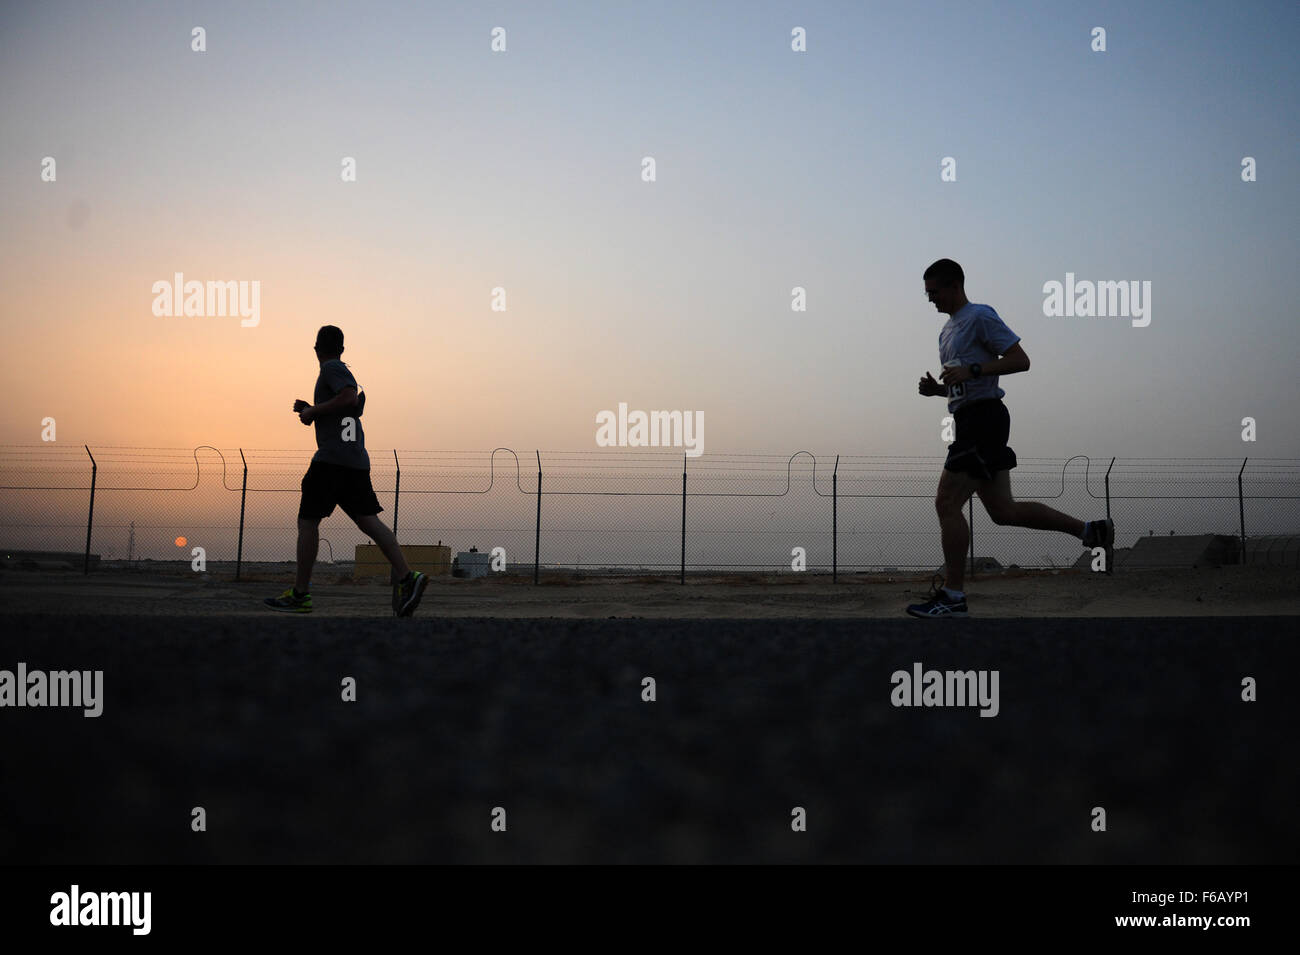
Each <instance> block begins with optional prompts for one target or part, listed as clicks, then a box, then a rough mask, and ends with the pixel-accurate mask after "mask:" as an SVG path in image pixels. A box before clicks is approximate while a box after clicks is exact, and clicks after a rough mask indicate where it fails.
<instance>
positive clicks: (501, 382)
mask: <svg viewBox="0 0 1300 955" xmlns="http://www.w3.org/2000/svg"><path fill="white" fill-rule="evenodd" d="M196 26H202V27H203V28H204V29H205V30H206V43H207V51H206V52H203V53H197V52H193V51H192V50H191V48H190V47H191V30H192V28H194V27H196ZM498 26H499V27H503V28H504V29H505V30H506V37H507V45H508V48H507V51H506V52H504V53H493V52H492V50H491V48H490V43H491V31H492V29H493V28H494V27H498ZM1097 26H1101V27H1104V28H1105V29H1106V31H1107V37H1106V40H1107V51H1106V52H1104V53H1097V52H1093V51H1092V49H1091V48H1090V47H1091V43H1092V37H1091V31H1092V29H1093V28H1094V27H1097ZM795 27H803V28H804V29H805V30H806V32H807V47H808V49H807V52H803V53H797V52H793V51H792V50H791V30H792V29H794V28H795ZM1298 50H1300V8H1297V6H1296V5H1295V4H1294V3H1293V2H1291V3H1288V2H1278V3H1259V4H1246V5H1244V6H1242V5H1234V4H1229V3H1139V4H1132V3H1118V2H1116V3H1087V4H1073V3H1041V2H1035V3H1007V2H996V3H968V2H952V3H916V2H906V3H875V2H873V3H870V4H859V3H843V4H828V3H763V4H750V3H728V4H700V3H655V4H633V3H608V4H605V3H537V2H527V3H484V4H469V3H467V4H384V3H349V4H341V3H315V2H312V3H275V4H243V3H235V4H227V3H221V4H217V3H114V4H106V3H51V4H27V5H19V4H5V5H4V7H3V10H2V11H0V104H2V108H0V113H2V115H3V135H0V222H3V229H2V232H0V248H2V250H3V254H2V256H0V285H2V287H3V290H4V292H3V296H0V328H2V329H3V333H4V352H5V361H4V366H5V372H6V374H5V382H6V385H7V391H8V400H7V401H5V402H4V403H3V406H0V443H4V444H25V445H31V444H39V443H40V433H41V420H42V418H44V417H46V416H53V417H54V418H55V419H56V421H57V426H58V439H59V443H60V444H63V443H70V444H73V445H75V446H79V445H81V444H82V443H89V444H90V445H91V446H92V447H94V446H95V445H96V444H106V445H134V446H151V447H192V446H194V445H198V444H211V445H217V446H219V447H235V446H240V445H242V446H244V447H246V448H283V449H294V448H302V449H303V452H304V458H303V460H304V466H305V463H306V459H307V457H308V456H309V455H310V452H311V450H312V449H313V448H314V442H313V440H312V433H311V431H310V430H309V429H307V428H304V427H302V425H300V424H299V423H298V421H297V419H296V417H295V416H294V415H293V414H292V413H291V411H290V408H291V405H292V403H293V401H294V399H295V398H299V397H302V398H306V399H308V400H310V399H311V397H312V384H313V382H314V380H315V377H316V363H315V360H314V358H313V354H312V350H311V345H312V342H313V340H314V336H315V332H316V329H317V328H318V327H319V326H320V325H323V324H335V325H338V326H340V327H342V328H343V330H344V332H345V334H346V336H347V348H346V351H345V354H344V360H345V361H346V362H348V364H349V365H350V367H351V368H352V370H353V372H354V374H355V375H356V377H357V379H358V380H359V381H360V383H361V385H362V386H363V388H364V389H365V391H366V392H367V396H368V402H367V408H366V416H365V419H364V421H365V426H366V435H367V443H368V445H369V447H370V448H371V449H384V448H392V447H398V448H411V449H417V448H418V449H471V450H475V449H490V448H493V447H496V446H499V445H505V446H510V447H514V448H517V449H519V450H531V449H532V448H535V447H536V448H541V449H543V450H546V449H555V450H587V449H590V450H593V451H594V450H596V444H595V432H596V424H595V416H596V414H597V413H598V412H600V411H601V410H604V409H616V408H617V406H618V403H619V402H626V403H627V404H628V405H629V406H630V407H631V408H633V409H644V410H663V409H676V410H692V411H702V412H703V413H704V416H705V434H704V439H705V453H706V455H707V454H708V453H709V451H755V452H758V451H765V452H784V451H789V452H793V451H795V450H798V449H800V448H809V449H811V450H814V451H816V452H819V453H820V452H829V453H830V454H834V453H836V452H842V453H844V454H918V455H927V454H932V455H935V456H936V460H937V459H938V457H939V456H941V455H942V453H943V451H944V448H945V444H944V442H942V441H941V440H940V433H939V432H940V424H939V422H940V419H941V418H942V417H943V415H944V414H945V413H946V412H945V407H944V403H943V401H941V400H940V399H937V398H921V397H919V396H918V395H917V394H916V382H917V379H918V377H919V376H920V375H921V374H922V373H924V372H925V371H926V370H929V371H931V372H933V373H935V374H936V375H937V374H938V372H939V360H938V346H937V336H938V333H939V329H940V327H941V326H942V324H943V322H944V321H945V320H946V316H943V315H940V314H939V313H937V312H936V311H935V310H934V309H933V307H932V306H930V305H929V304H928V303H927V301H926V299H925V297H924V295H923V294H922V280H921V273H922V271H923V270H924V268H925V267H926V266H927V265H928V264H929V263H930V262H932V261H933V260H935V259H937V258H940V257H945V256H946V257H951V258H954V259H956V260H957V261H958V262H960V263H961V264H962V266H963V267H964V268H965V270H966V275H967V283H966V291H967V294H968V296H969V297H970V299H971V300H972V301H974V302H981V303H987V304H990V305H992V306H993V307H994V308H996V309H997V310H998V312H999V313H1000V314H1001V316H1002V317H1003V319H1004V320H1005V321H1006V323H1007V324H1008V325H1009V326H1010V327H1011V328H1012V329H1013V330H1014V331H1015V332H1016V333H1018V334H1019V335H1020V336H1021V337H1022V339H1023V345H1024V347H1025V350H1026V351H1027V352H1028V354H1029V355H1030V357H1031V359H1032V362H1033V367H1032V368H1031V370H1030V371H1029V372H1028V373H1026V374H1019V375H1014V376H1006V377H1004V378H1003V379H1002V386H1003V387H1004V388H1005V390H1006V392H1007V398H1006V401H1007V404H1008V407H1009V408H1010V410H1011V418H1012V434H1011V442H1010V443H1011V445H1012V447H1014V448H1015V449H1016V451H1017V453H1018V454H1020V455H1021V456H1044V457H1046V456H1061V457H1065V456H1068V455H1071V454H1075V453H1087V454H1092V455H1095V456H1105V455H1121V456H1145V457H1158V456H1187V457H1199V456H1224V457H1234V456H1245V455H1251V456H1252V457H1255V456H1258V457H1300V437H1298V435H1300V429H1298V428H1297V427H1296V417H1297V413H1300V383H1298V376H1297V374H1296V370H1295V362H1296V357H1297V355H1298V354H1300V347H1298V346H1300V330H1298V324H1300V319H1298V316H1297V313H1296V307H1295V299H1296V295H1295V291H1294V275H1295V273H1296V271H1297V266H1296V258H1297V255H1296V254H1297V251H1298V245H1300V243H1298V242H1297V230H1296V221H1297V212H1298V211H1300V187H1298V185H1297V179H1298V176H1300V164H1298V163H1297V158H1298V151H1297V145H1296V144H1297V143H1300V120H1298V119H1297V109H1296V105H1297V102H1300V97H1298V96H1297V93H1298V92H1300V83H1298V81H1297V77H1298V73H1300V68H1298V67H1297V51H1298ZM46 156H52V157H54V158H55V160H56V162H57V181H56V182H52V183H51V182H43V181H42V179H41V163H42V160H43V158H44V157H46ZM345 156H351V157H355V158H356V163H357V181H356V182H353V183H345V182H343V181H342V180H341V177H340V169H341V160H342V159H343V157H345ZM645 156H652V157H654V158H655V160H656V163H657V176H658V178H657V181H656V182H653V183H646V182H643V181H642V179H641V168H642V166H641V161H642V157H645ZM947 156H951V157H954V158H955V159H956V161H957V181H956V182H942V181H940V171H941V169H940V163H941V160H942V159H943V158H944V157H947ZM1247 156H1249V157H1253V158H1254V159H1255V161H1256V162H1257V168H1258V173H1257V174H1258V181H1257V182H1249V183H1248V182H1243V181H1242V177H1241V161H1242V159H1243V157H1247ZM176 272H182V273H184V275H185V277H186V278H187V279H197V280H200V281H206V280H236V281H238V280H244V281H258V282H260V286H261V315H260V323H259V324H258V325H257V327H253V328H246V327H241V324H240V321H239V319H238V318H237V317H224V318H223V317H214V316H208V317H157V316H155V315H154V314H153V312H152V309H151V305H152V303H153V300H154V294H153V292H152V286H153V283H154V282H156V281H160V280H166V281H170V280H171V278H172V276H173V274H174V273H176ZM1067 272H1073V273H1074V274H1075V276H1076V277H1077V278H1078V279H1081V280H1082V279H1087V280H1093V281H1098V280H1138V281H1150V282H1151V283H1152V301H1151V305H1152V320H1151V323H1150V325H1149V326H1148V327H1146V328H1135V327H1133V326H1132V324H1131V322H1130V320H1129V319H1127V318H1049V317H1046V316H1044V314H1043V300H1044V294H1043V291H1042V288H1043V284H1044V283H1045V282H1049V281H1053V280H1056V281H1062V282H1063V281H1064V280H1065V277H1066V273H1067ZM497 286H501V287H504V288H505V289H506V294H507V302H508V310H507V311H506V312H504V313H500V312H494V311H492V310H491V307H490V306H491V301H492V290H493V288H494V287H497ZM795 286H802V287H804V288H806V289H807V297H808V310H807V311H806V312H803V313H796V312H792V311H791V308H790V302H791V289H792V288H793V287H795ZM1246 416H1251V417H1254V418H1255V419H1256V420H1257V422H1258V441H1257V442H1256V443H1254V444H1252V445H1246V444H1244V443H1243V442H1242V440H1241V419H1242V418H1243V417H1246Z"/></svg>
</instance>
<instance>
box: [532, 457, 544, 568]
mask: <svg viewBox="0 0 1300 955" xmlns="http://www.w3.org/2000/svg"><path fill="white" fill-rule="evenodd" d="M541 555H542V452H541V451H538V452H537V538H536V540H534V542H533V583H535V584H536V583H539V582H540V581H539V579H538V576H539V573H540V572H541V569H542V556H541Z"/></svg>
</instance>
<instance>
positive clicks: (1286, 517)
mask: <svg viewBox="0 0 1300 955" xmlns="http://www.w3.org/2000/svg"><path fill="white" fill-rule="evenodd" d="M310 454H311V452H309V451H308V452H304V451H267V450H249V449H234V450H221V449H218V448H213V447H209V446H201V447H198V448H193V449H168V448H128V447H104V448H89V447H77V448H70V447H62V446H59V447H53V446H48V445H44V446H42V445H36V446H6V447H0V546H3V548H4V550H5V553H6V555H8V556H12V555H15V554H17V555H25V554H31V553H36V552H38V553H40V554H44V555H49V554H52V553H57V554H61V555H65V556H66V555H76V556H77V558H78V559H79V560H80V561H81V563H82V566H83V567H84V569H86V570H87V571H89V570H90V569H91V568H92V566H94V565H95V563H96V562H97V561H99V560H103V561H116V562H120V561H133V562H134V561H143V560H150V561H178V560H184V561H189V560H190V559H191V553H192V551H193V548H195V547H202V548H203V551H204V554H205V558H206V561H207V563H208V564H209V565H210V564H212V563H214V562H216V563H218V564H224V563H226V562H228V563H229V564H230V565H231V566H232V567H233V569H234V571H235V574H236V576H238V574H239V573H240V571H241V569H242V568H245V567H247V565H248V564H249V563H252V562H264V561H286V560H290V561H291V560H293V558H294V547H295V540H296V534H297V508H298V498H299V494H300V481H301V477H302V474H303V473H304V472H305V470H306V468H307V464H308V462H309V459H310ZM370 460H371V479H372V483H373V484H374V487H375V491H376V493H377V494H378V496H379V499H380V503H381V504H382V505H383V507H384V512H383V514H382V515H381V517H382V518H383V519H384V520H385V522H386V523H388V524H390V525H391V526H392V527H393V528H394V530H395V531H396V533H397V536H398V539H399V540H400V541H401V542H402V543H404V544H433V543H442V544H446V545H447V546H449V547H450V549H451V552H452V554H456V553H457V552H458V551H468V550H469V549H470V548H471V547H474V548H476V549H477V550H478V551H481V552H487V551H492V550H494V549H495V548H502V552H503V555H504V560H505V567H506V570H507V572H510V573H527V574H532V575H533V576H534V577H536V576H538V575H539V574H540V573H541V572H545V571H548V570H555V569H564V570H568V571H576V572H579V573H589V574H596V573H612V574H629V573H631V574H635V573H653V574H668V573H673V574H678V575H681V577H682V578H683V579H684V577H685V575H686V574H687V573H688V572H695V571H708V572H713V573H717V572H725V571H751V572H752V571H766V572H772V571H793V570H795V569H806V570H807V571H810V572H829V573H831V574H835V575H838V574H841V573H846V572H847V573H852V572H858V571H882V570H895V569H896V570H915V569H926V570H929V569H933V568H935V567H937V566H938V565H940V564H942V562H943V560H942V552H941V549H940V544H939V532H938V522H937V519H936V515H935V510H934V503H933V502H934V494H935V489H936V487H937V483H938V477H939V473H940V469H941V467H942V463H943V459H942V458H941V457H888V456H841V455H822V456H818V455H815V454H813V453H812V452H809V451H798V452H795V453H794V454H791V455H764V454H709V455H707V456H704V457H699V458H694V459H692V458H689V457H686V456H685V455H683V454H682V452H681V451H680V450H672V449H645V450H642V449H637V450H621V449H619V450H601V451H580V452H541V451H533V452H531V453H524V454H517V453H516V452H514V451H512V450H510V449H509V448H496V449H494V450H492V451H490V452H489V451H483V452H468V451H439V452H432V451H371V452H370ZM1012 492H1013V495H1014V496H1015V498H1016V499H1017V500H1025V501H1030V500H1033V501H1043V502H1046V503H1048V504H1049V505H1050V506H1052V507H1054V508H1056V509H1057V510H1061V511H1064V512H1065V513H1067V514H1070V515H1072V516H1075V517H1078V518H1080V519H1083V520H1089V519H1095V518H1100V517H1105V516H1110V517H1112V518H1113V519H1114V520H1115V522H1116V526H1117V537H1116V547H1117V548H1122V547H1126V546H1129V545H1132V544H1133V543H1134V541H1135V540H1136V539H1137V538H1138V537H1142V536H1148V535H1153V534H1154V535H1164V534H1171V533H1177V534H1180V535H1182V534H1224V535H1232V536H1233V537H1234V538H1238V539H1239V541H1240V545H1241V549H1242V550H1243V551H1244V549H1245V545H1246V541H1247V539H1248V537H1251V536H1255V535H1274V534H1285V533H1295V532H1297V530H1298V529H1300V521H1297V520H1296V505H1295V502H1296V501H1297V500H1300V461H1297V460H1294V459H1249V458H1245V459H1243V458H1238V459H1233V460H1227V459H1222V458H1217V459H1216V458H1144V459H1134V458H1126V459H1117V458H1105V459H1097V460H1094V459H1091V458H1088V457H1086V456H1084V455H1076V456H1074V457H1072V458H1069V459H1067V460H1064V461H1062V460H1061V459H1052V458H1021V459H1020V466H1019V467H1017V468H1016V469H1015V470H1014V471H1013V472H1012ZM977 500H978V498H972V500H971V503H970V505H969V506H968V509H967V516H968V520H969V521H970V524H971V528H972V540H971V551H970V556H971V566H972V569H974V568H975V567H976V566H977V561H978V562H979V566H984V565H985V561H986V560H987V559H988V558H992V559H993V560H994V561H996V562H997V563H998V564H1000V565H1001V566H1003V567H1007V566H1011V565H1016V566H1020V567H1025V568H1030V567H1063V566H1069V565H1072V564H1073V563H1074V562H1075V561H1076V559H1078V558H1079V556H1080V555H1081V553H1082V549H1081V545H1080V543H1079V541H1078V540H1077V539H1075V538H1071V537H1069V536H1067V535H1064V534H1058V533H1052V532H1048V531H1038V530H1028V529H1024V528H1019V527H1011V526H999V525H997V524H995V523H994V522H993V521H992V520H991V519H990V518H989V517H988V515H987V514H986V513H985V511H984V509H983V506H982V505H981V504H977V503H976V502H977ZM321 538H322V539H321V549H320V559H321V560H323V561H326V562H335V563H348V562H350V561H351V559H352V557H353V555H354V548H355V546H356V545H357V544H361V543H367V542H368V540H369V539H368V538H367V537H366V535H364V534H363V533H362V532H361V531H359V530H358V529H357V528H356V526H355V525H354V524H352V522H351V521H350V520H348V519H347V517H346V516H345V515H344V514H343V513H342V512H341V511H335V513H334V514H333V515H332V516H331V517H329V518H327V519H326V520H325V521H324V522H323V523H322V525H321Z"/></svg>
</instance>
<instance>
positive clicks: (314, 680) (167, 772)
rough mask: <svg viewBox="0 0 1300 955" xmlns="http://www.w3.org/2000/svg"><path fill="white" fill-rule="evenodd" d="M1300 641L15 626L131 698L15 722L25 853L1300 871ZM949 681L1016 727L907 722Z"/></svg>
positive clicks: (893, 629) (1276, 621)
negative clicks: (799, 825)
mask: <svg viewBox="0 0 1300 955" xmlns="http://www.w3.org/2000/svg"><path fill="white" fill-rule="evenodd" d="M1295 622H1296V618H1294V617H1276V618H1269V617H1250V618H1241V619H1233V618H1228V617H1215V618H1209V619H1194V618H1186V617H1185V618H1178V619H1174V618H1145V619H1142V620H1122V619H1108V620H1078V619H1052V620H1009V619H1003V620H990V619H982V620H981V619H970V620H967V621H946V622H942V623H940V622H937V621H919V620H916V621H914V620H911V619H906V618H905V619H899V620H857V621H855V620H626V619H624V620H557V619H544V618H543V619H526V620H502V619H473V618H458V619H449V620H441V621H432V620H423V621H422V620H420V619H418V618H417V619H413V620H392V619H374V620H361V619H332V620H331V619H326V618H321V617H315V618H310V617H305V618H297V617H280V616H270V615H268V616H266V617H262V618H214V619H211V620H204V619H201V618H195V617H183V618H181V617H178V618H166V617H149V618H131V617H106V618H101V619H93V618H87V617H64V618H53V617H47V616H40V615H31V614H11V615H8V616H6V617H4V618H3V623H4V628H5V633H4V635H3V636H2V637H0V669H5V670H11V671H12V670H15V669H16V665H17V663H18V662H19V661H23V662H25V663H26V664H27V667H28V669H29V670H32V669H46V670H56V669H74V668H75V669H82V670H85V669H102V670H104V671H105V673H104V698H105V702H104V713H103V715H102V716H100V717H99V718H97V719H87V718H85V717H83V716H82V715H81V711H80V710H56V709H31V708H24V709H13V708H8V707H6V708H3V709H0V732H2V734H3V764H2V766H0V858H3V859H4V860H5V861H6V862H8V863H18V864H22V863H33V862H39V863H49V862H60V863H77V864H83V863H181V862H386V863H391V862H413V863H414V862H512V861H520V862H885V863H900V862H908V863H910V862H918V863H933V862H999V863H1001V862H1021V863H1095V862H1118V863H1246V862H1252V863H1255V862H1279V863H1282V862H1286V863H1293V862H1294V861H1295V859H1296V854H1297V849H1298V848H1300V821H1298V818H1297V817H1298V814H1300V810H1298V809H1297V806H1298V805H1300V785H1298V781H1297V765H1298V761H1297V758H1296V757H1297V748H1296V743H1295V738H1294V730H1295V727H1296V726H1297V725H1298V724H1300V721H1298V720H1297V716H1298V715H1300V713H1298V712H1297V711H1298V709H1300V707H1298V706H1297V702H1296V694H1295V680H1296V677H1297V674H1300V667H1298V664H1300V653H1298V652H1297V643H1296V633H1295V631H1296V626H1295ZM916 661H919V662H921V663H922V664H924V666H925V667H926V668H927V669H928V668H936V669H963V670H965V669H996V670H998V671H999V703H1000V713H999V715H998V716H996V717H994V718H982V717H980V716H979V713H978V710H977V709H975V708H968V709H955V708H950V709H939V708H895V707H894V706H892V705H891V703H890V693H891V690H892V685H891V682H890V676H891V674H892V673H893V672H894V671H895V670H909V671H910V669H911V666H912V664H913V662H916ZM646 676H650V677H654V678H655V680H656V681H657V695H658V699H657V701H656V702H652V703H651V702H643V701H642V699H641V692H642V688H641V680H642V678H643V677H646ZM1247 676H1251V677H1254V678H1255V679H1256V680H1257V681H1258V684H1259V689H1258V694H1259V701H1258V702H1254V703H1247V702H1243V701H1242V700H1241V681H1242V678H1243V677H1247ZM345 677H353V678H355V680H356V681H357V702H355V703H345V702H343V701H342V700H341V699H340V693H341V690H340V685H341V681H342V680H343V679H344V678H345ZM196 806H202V807H203V808H204V809H205V810H206V812H207V831H206V832H193V831H191V810H192V809H193V808H194V807H196ZM796 806H799V807H803V808H804V809H805V810H806V813H807V831H806V832H794V831H792V830H791V824H790V823H791V818H792V816H791V811H792V809H793V808H794V807H796ZM494 807H503V808H504V809H505V811H506V825H507V829H506V831H505V832H494V831H492V829H491V827H490V823H491V819H492V812H493V809H494ZM1094 807H1104V809H1105V810H1106V814H1107V818H1106V831H1105V832H1094V831H1093V829H1092V825H1091V824H1092V819H1093V816H1092V811H1093V808H1094Z"/></svg>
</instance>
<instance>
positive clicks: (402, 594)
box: [397, 570, 429, 617]
mask: <svg viewBox="0 0 1300 955" xmlns="http://www.w3.org/2000/svg"><path fill="white" fill-rule="evenodd" d="M427 586H429V575H428V574H422V573H420V572H419V571H418V570H413V571H411V572H410V573H409V574H407V575H406V577H405V579H403V580H402V581H401V583H399V584H398V585H397V590H398V593H397V616H399V617H409V616H411V615H412V614H413V613H415V608H416V607H418V606H419V605H420V598H421V597H423V596H424V588H425V587H427Z"/></svg>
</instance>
